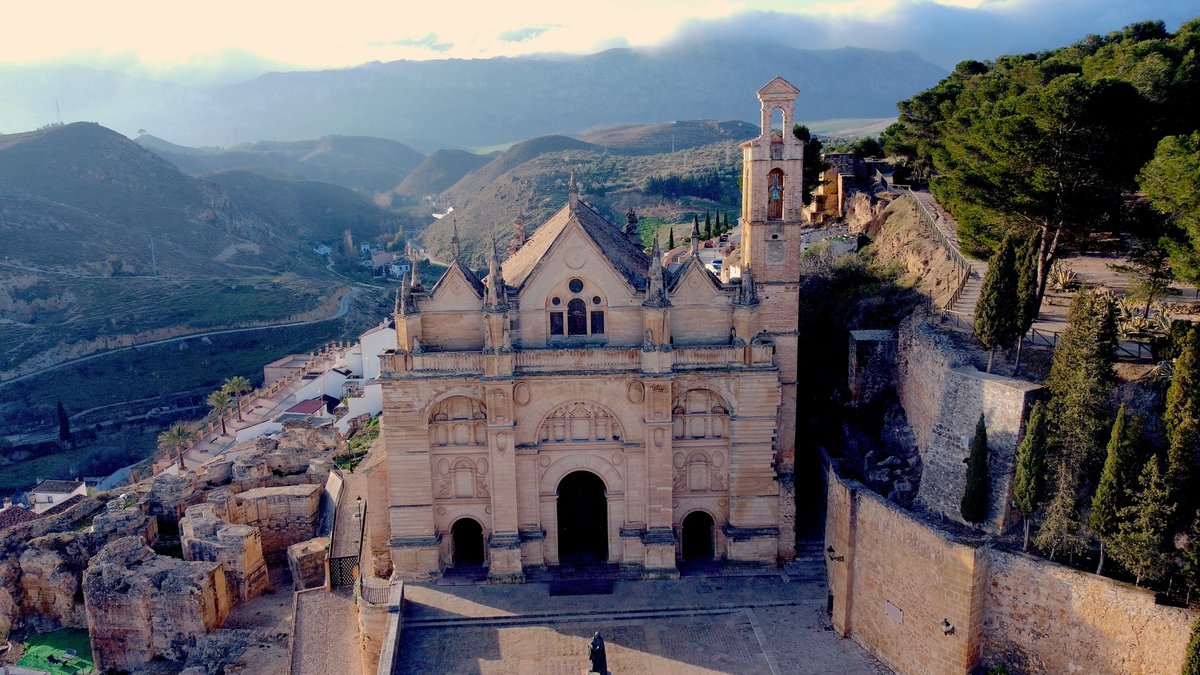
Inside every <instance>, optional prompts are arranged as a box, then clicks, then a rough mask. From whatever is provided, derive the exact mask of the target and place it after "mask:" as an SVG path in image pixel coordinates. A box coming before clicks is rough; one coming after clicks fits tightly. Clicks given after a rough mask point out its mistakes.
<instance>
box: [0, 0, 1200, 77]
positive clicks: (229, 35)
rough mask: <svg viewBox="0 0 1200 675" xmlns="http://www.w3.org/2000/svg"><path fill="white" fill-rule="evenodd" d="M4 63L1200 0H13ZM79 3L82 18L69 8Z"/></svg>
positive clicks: (702, 31)
mask: <svg viewBox="0 0 1200 675" xmlns="http://www.w3.org/2000/svg"><path fill="white" fill-rule="evenodd" d="M5 4H6V5H7V6H6V7H5V9H4V12H3V20H0V64H3V65H23V64H30V63H39V62H47V61H50V62H59V63H63V62H67V63H80V64H86V65H93V66H101V67H108V68H127V69H132V70H139V71H142V72H143V73H144V74H154V73H163V74H170V73H176V74H178V73H181V72H191V73H193V74H197V75H213V76H219V74H220V73H227V74H228V73H250V72H261V71H264V70H291V69H312V68H338V67H346V66H353V65H357V64H360V63H364V62H367V61H391V60H395V59H431V58H487V57H492V56H515V55H520V54H530V53H537V52H575V53H590V52H595V51H598V50H600V49H604V48H607V47H615V46H652V45H657V44H662V43H664V42H667V41H671V40H679V39H689V38H692V37H694V38H695V39H698V40H703V39H706V38H711V37H714V36H717V35H740V36H747V37H749V36H770V37H773V38H777V39H779V40H781V41H784V42H786V43H789V44H793V45H795V46H801V47H805V46H807V47H813V48H827V47H841V46H859V47H878V48H883V49H908V50H911V51H914V52H916V53H917V54H919V55H921V56H923V57H925V58H926V59H929V60H931V61H934V62H935V63H939V64H941V65H943V66H946V67H951V66H953V64H954V63H956V62H957V61H959V60H961V59H963V58H991V57H993V56H995V55H997V54H1000V53H1007V52H1016V51H1029V50H1036V49H1043V48H1049V47H1053V46H1057V45H1059V44H1062V43H1065V42H1069V41H1072V40H1074V39H1077V38H1078V37H1081V36H1082V35H1084V34H1087V33H1104V32H1107V31H1110V30H1114V29H1117V28H1120V27H1121V26H1124V25H1126V24H1128V23H1130V22H1132V21H1137V20H1142V19H1151V18H1156V19H1163V20H1164V21H1166V22H1167V26H1168V28H1169V29H1172V30H1173V29H1175V28H1176V27H1178V25H1179V23H1180V22H1181V21H1183V20H1184V19H1186V18H1189V17H1191V16H1195V15H1198V14H1200V3H1198V2H1196V0H1186V1H1185V0H1159V1H1157V2H1154V1H1150V0H844V1H843V0H791V1H787V0H694V1H690V2H689V1H686V0H600V1H599V2H571V1H566V2H564V1H563V0H508V1H505V0H489V1H486V2H474V1H463V0H459V1H457V2H448V1H445V0H442V1H426V2H420V3H417V2H413V1H412V0H392V1H390V2H370V1H367V0H340V1H338V2H322V3H311V2H310V3H305V2H296V1H295V0H291V1H289V2H282V1H279V0H206V1H205V2H187V3H179V2H163V0H154V1H153V2H151V1H148V0H105V1H96V0H65V1H64V2H58V3H49V2H23V1H20V0H14V1H12V2H8V3H5ZM64 17H69V18H64Z"/></svg>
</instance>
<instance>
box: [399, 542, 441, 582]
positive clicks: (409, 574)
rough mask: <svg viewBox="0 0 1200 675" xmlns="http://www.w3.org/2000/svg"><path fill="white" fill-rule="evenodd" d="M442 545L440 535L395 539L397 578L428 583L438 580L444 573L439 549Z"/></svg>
mask: <svg viewBox="0 0 1200 675" xmlns="http://www.w3.org/2000/svg"><path fill="white" fill-rule="evenodd" d="M441 545H442V535H441V534H440V533H438V534H436V535H434V536H433V537H430V538H422V539H399V538H393V539H392V541H391V546H392V569H393V570H394V572H393V575H394V576H395V578H397V579H400V580H403V581H427V580H430V579H436V578H437V577H438V576H440V575H441V573H442V561H441V556H440V555H439V548H440V547H441Z"/></svg>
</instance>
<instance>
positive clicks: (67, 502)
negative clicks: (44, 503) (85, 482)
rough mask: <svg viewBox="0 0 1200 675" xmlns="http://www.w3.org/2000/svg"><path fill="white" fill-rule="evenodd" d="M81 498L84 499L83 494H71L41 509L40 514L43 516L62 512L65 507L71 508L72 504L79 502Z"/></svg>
mask: <svg viewBox="0 0 1200 675" xmlns="http://www.w3.org/2000/svg"><path fill="white" fill-rule="evenodd" d="M83 500H84V496H83V495H72V496H71V498H70V499H65V500H63V501H61V502H59V503H57V504H55V505H54V506H51V507H50V508H48V509H46V510H45V511H42V515H43V516H53V515H55V514H58V513H62V512H63V511H66V510H67V509H69V508H71V507H72V506H75V505H76V504H78V503H79V502H81V501H83Z"/></svg>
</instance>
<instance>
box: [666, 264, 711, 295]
mask: <svg viewBox="0 0 1200 675" xmlns="http://www.w3.org/2000/svg"><path fill="white" fill-rule="evenodd" d="M692 279H696V280H697V281H696V282H693V281H692ZM695 289H701V290H702V292H703V293H705V295H718V294H720V293H721V281H720V280H719V279H717V277H716V275H715V274H713V273H712V271H710V270H709V269H708V268H707V267H705V266H704V264H703V263H701V262H700V259H699V258H697V257H695V256H689V257H688V260H687V262H685V263H684V264H683V265H681V266H680V267H679V268H678V269H677V270H675V273H674V274H672V275H671V278H670V279H669V280H668V281H667V292H668V294H669V295H670V297H671V301H672V302H674V301H675V298H676V297H677V296H678V297H683V296H686V295H689V294H691V293H694V292H695Z"/></svg>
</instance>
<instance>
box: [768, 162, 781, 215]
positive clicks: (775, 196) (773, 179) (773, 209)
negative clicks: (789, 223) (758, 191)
mask: <svg viewBox="0 0 1200 675" xmlns="http://www.w3.org/2000/svg"><path fill="white" fill-rule="evenodd" d="M783 187H784V177H783V169H771V173H768V174H767V218H769V219H771V220H779V219H781V218H783Z"/></svg>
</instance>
